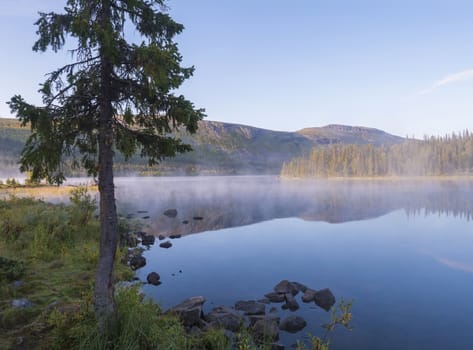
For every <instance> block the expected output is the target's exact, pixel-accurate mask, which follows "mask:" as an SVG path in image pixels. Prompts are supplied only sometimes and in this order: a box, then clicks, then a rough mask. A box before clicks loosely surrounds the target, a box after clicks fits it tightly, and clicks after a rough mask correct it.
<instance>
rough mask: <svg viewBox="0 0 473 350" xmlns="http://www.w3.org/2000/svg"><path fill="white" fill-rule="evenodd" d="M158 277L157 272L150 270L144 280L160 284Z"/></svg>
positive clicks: (156, 284) (159, 277)
mask: <svg viewBox="0 0 473 350" xmlns="http://www.w3.org/2000/svg"><path fill="white" fill-rule="evenodd" d="M160 279H161V276H159V274H158V273H157V272H151V273H149V274H148V276H147V277H146V280H147V281H148V283H149V284H152V285H155V286H159V285H160V284H161V282H160Z"/></svg>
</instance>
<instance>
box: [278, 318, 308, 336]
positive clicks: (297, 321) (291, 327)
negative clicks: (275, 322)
mask: <svg viewBox="0 0 473 350" xmlns="http://www.w3.org/2000/svg"><path fill="white" fill-rule="evenodd" d="M306 325H307V322H306V321H305V320H304V319H303V318H302V317H300V316H289V317H286V318H285V319H283V320H282V321H281V323H280V324H279V329H280V330H282V331H286V332H289V333H297V332H299V331H301V330H303V329H304V328H305V326H306Z"/></svg>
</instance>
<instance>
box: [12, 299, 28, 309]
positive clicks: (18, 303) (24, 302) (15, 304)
mask: <svg viewBox="0 0 473 350" xmlns="http://www.w3.org/2000/svg"><path fill="white" fill-rule="evenodd" d="M10 305H11V307H12V308H14V309H26V308H29V307H31V306H33V304H32V303H31V301H29V300H28V299H26V298H21V299H13V300H12V301H11V303H10Z"/></svg>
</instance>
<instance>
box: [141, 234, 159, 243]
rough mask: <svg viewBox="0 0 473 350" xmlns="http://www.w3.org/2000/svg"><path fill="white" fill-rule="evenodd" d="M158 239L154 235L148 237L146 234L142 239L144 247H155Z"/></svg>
mask: <svg viewBox="0 0 473 350" xmlns="http://www.w3.org/2000/svg"><path fill="white" fill-rule="evenodd" d="M155 240H156V238H155V237H154V236H153V235H147V234H145V235H144V236H143V237H142V238H141V244H143V245H153V244H154V242H155Z"/></svg>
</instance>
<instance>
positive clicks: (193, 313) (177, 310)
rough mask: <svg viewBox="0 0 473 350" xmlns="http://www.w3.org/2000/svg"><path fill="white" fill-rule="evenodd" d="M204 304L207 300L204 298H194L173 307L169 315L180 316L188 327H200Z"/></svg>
mask: <svg viewBox="0 0 473 350" xmlns="http://www.w3.org/2000/svg"><path fill="white" fill-rule="evenodd" d="M204 303H205V298H204V297H203V296H196V297H192V298H189V299H186V300H184V301H183V302H182V303H180V304H178V305H176V306H173V307H172V308H170V309H169V310H168V311H167V313H174V314H176V315H177V316H179V318H180V319H181V321H182V323H183V324H184V326H186V327H192V326H200V325H201V324H202V316H203V312H202V305H204Z"/></svg>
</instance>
